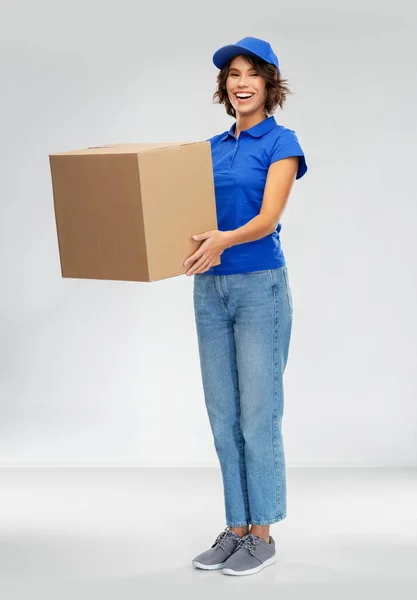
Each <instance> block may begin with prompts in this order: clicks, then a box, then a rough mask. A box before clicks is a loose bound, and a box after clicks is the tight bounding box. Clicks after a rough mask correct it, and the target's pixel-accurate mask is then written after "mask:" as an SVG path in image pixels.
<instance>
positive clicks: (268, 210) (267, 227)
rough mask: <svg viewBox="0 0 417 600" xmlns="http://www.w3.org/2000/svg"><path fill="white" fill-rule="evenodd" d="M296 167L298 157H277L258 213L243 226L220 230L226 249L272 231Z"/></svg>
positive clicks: (269, 173)
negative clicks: (223, 235)
mask: <svg viewBox="0 0 417 600" xmlns="http://www.w3.org/2000/svg"><path fill="white" fill-rule="evenodd" d="M297 169H298V158H297V157H296V156H291V157H289V158H284V159H282V160H278V161H276V162H274V163H272V165H271V166H270V167H269V170H268V176H267V179H266V184H265V190H264V195H263V199H262V206H261V210H260V212H259V215H257V216H256V217H254V218H253V219H251V220H250V221H249V222H248V223H246V225H243V226H242V227H239V228H238V229H234V230H232V231H226V232H224V233H225V234H226V237H225V242H226V244H227V245H226V248H230V247H231V246H235V245H237V244H244V243H245V242H253V241H255V240H259V239H261V238H263V237H265V236H267V235H270V234H271V233H273V232H274V231H275V229H276V228H277V226H278V223H279V221H280V219H281V216H282V214H283V212H284V209H285V206H286V204H287V201H288V197H289V195H290V192H291V189H292V186H293V183H294V180H295V176H296V174H297Z"/></svg>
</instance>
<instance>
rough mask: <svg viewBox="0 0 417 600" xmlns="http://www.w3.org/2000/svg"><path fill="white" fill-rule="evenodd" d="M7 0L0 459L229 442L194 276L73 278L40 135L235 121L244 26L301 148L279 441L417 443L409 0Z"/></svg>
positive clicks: (407, 446) (293, 453)
mask: <svg viewBox="0 0 417 600" xmlns="http://www.w3.org/2000/svg"><path fill="white" fill-rule="evenodd" d="M2 7H3V8H2V9H1V11H2V14H1V19H0V34H1V53H0V61H1V81H2V86H1V88H2V92H1V96H0V105H1V106H0V108H1V112H0V114H1V120H2V127H1V131H2V135H1V141H0V152H1V162H0V165H1V167H0V168H1V179H0V194H1V196H0V210H1V212H0V244H1V246H0V248H1V252H0V272H1V278H2V281H1V293H0V319H1V320H0V463H1V464H2V465H8V464H29V463H30V464H44V463H45V464H79V465H89V464H97V465H101V464H103V465H104V464H106V465H107V464H115V465H118V464H120V465H145V466H147V465H154V466H162V465H166V466H178V465H184V466H196V465H207V466H212V465H216V464H217V458H216V455H215V450H214V446H213V442H212V438H211V432H210V429H209V424H208V419H207V416H206V412H205V406H204V399H203V392H202V384H201V378H200V370H199V360H198V349H197V340H196V332H195V325H194V315H193V307H192V285H193V280H192V278H187V277H186V276H181V277H176V278H172V279H169V280H165V281H161V282H156V283H152V284H145V283H123V282H107V281H83V280H69V279H62V278H61V273H60V264H59V254H58V244H57V235H56V228H55V220H54V213H53V199H52V187H51V180H50V172H49V160H48V155H49V154H50V153H53V152H59V151H63V150H68V149H73V148H82V147H86V146H89V145H97V144H107V143H113V142H124V141H126V142H151V141H178V140H184V141H190V140H203V139H205V138H207V137H209V136H211V135H214V134H216V133H220V132H222V131H224V130H226V129H228V128H229V127H230V126H231V124H232V123H233V120H232V119H231V118H230V117H228V116H227V115H226V113H225V111H224V108H223V107H222V106H218V105H214V104H212V94H213V92H214V90H215V83H216V81H215V80H216V75H217V69H216V68H215V67H214V65H213V64H212V62H211V57H212V54H213V52H214V51H215V50H216V49H217V48H218V47H220V46H222V45H224V44H228V43H233V42H235V41H237V40H238V39H240V38H242V37H244V36H247V35H252V36H255V37H261V38H264V39H267V40H268V41H270V43H271V44H272V46H273V48H274V50H275V51H276V53H277V54H278V56H279V58H280V62H281V68H282V71H283V75H284V76H285V77H287V78H288V79H289V84H290V87H291V89H292V91H293V92H294V94H293V95H292V96H290V97H289V99H288V101H287V104H286V105H285V108H284V111H283V112H281V111H279V110H278V111H277V113H276V114H275V118H276V119H277V121H278V122H279V123H282V124H283V125H286V126H289V127H291V128H292V129H295V130H296V132H297V134H298V137H299V139H300V142H301V144H302V146H303V148H304V150H305V153H306V156H307V161H308V165H309V172H308V174H307V175H306V176H305V178H303V179H302V180H300V181H299V182H297V183H296V185H295V187H294V190H293V193H292V195H291V198H290V201H289V203H288V206H287V209H286V211H285V215H284V217H283V219H282V223H283V229H282V244H283V249H284V253H285V255H286V258H287V264H288V269H289V276H290V282H291V287H292V293H293V300H294V328H293V337H292V341H291V349H290V358H289V362H288V367H287V371H286V380H285V382H286V397H285V418H284V440H285V448H286V455H287V463H288V465H292V466H298V465H380V464H381V465H382V464H384V465H416V464H417V435H416V433H417V405H416V400H415V399H416V368H415V366H416V353H415V344H416V341H415V340H416V333H417V331H416V329H417V319H416V305H417V302H416V300H417V298H416V278H415V274H416V261H415V255H416V250H417V244H416V235H415V228H416V217H417V211H416V198H415V190H414V173H415V162H416V145H415V141H416V116H415V107H416V104H417V93H416V92H417V90H416V87H417V86H416V58H415V57H416V54H417V53H416V41H415V39H416V38H415V26H416V19H415V15H414V12H415V10H416V9H415V7H413V3H412V2H411V1H409V2H407V3H406V2H395V3H390V4H386V5H384V4H383V3H381V2H370V1H361V2H358V1H356V0H355V1H354V2H352V1H350V2H348V3H341V2H332V3H330V2H329V3H325V2H307V0H303V1H300V0H299V1H297V2H295V3H288V2H286V3H283V2H282V3H280V2H276V1H273V2H271V1H270V0H265V1H264V2H263V3H262V5H257V4H254V3H252V2H250V3H248V2H239V3H225V2H212V3H210V5H206V6H204V5H202V4H200V3H191V2H189V3H184V2H175V3H171V4H169V3H166V4H165V5H164V4H162V5H161V4H160V3H150V4H140V3H138V2H128V1H126V0H120V1H119V2H117V3H109V2H103V1H102V0H101V1H100V2H99V1H96V2H92V1H89V2H86V1H85V0H83V1H82V2H80V1H78V0H77V1H72V2H71V3H59V2H46V1H44V0H40V1H38V2H36V3H29V2H28V1H25V2H19V1H17V2H16V1H15V2H13V3H11V2H6V3H2ZM196 233H197V232H196Z"/></svg>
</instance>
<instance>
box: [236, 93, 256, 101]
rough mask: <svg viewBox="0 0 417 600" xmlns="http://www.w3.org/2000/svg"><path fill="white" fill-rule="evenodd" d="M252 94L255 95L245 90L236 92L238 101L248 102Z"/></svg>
mask: <svg viewBox="0 0 417 600" xmlns="http://www.w3.org/2000/svg"><path fill="white" fill-rule="evenodd" d="M252 96H253V94H249V93H243V92H242V93H237V94H235V97H236V99H237V101H238V102H248V101H249V100H250V99H251V98H252Z"/></svg>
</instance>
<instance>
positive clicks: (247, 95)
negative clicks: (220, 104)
mask: <svg viewBox="0 0 417 600" xmlns="http://www.w3.org/2000/svg"><path fill="white" fill-rule="evenodd" d="M236 96H237V97H238V98H242V99H244V98H252V96H253V94H236Z"/></svg>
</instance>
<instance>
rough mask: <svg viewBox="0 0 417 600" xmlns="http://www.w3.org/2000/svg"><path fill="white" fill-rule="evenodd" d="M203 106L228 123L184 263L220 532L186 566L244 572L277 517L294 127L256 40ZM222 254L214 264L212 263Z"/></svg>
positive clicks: (282, 496)
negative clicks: (208, 219)
mask: <svg viewBox="0 0 417 600" xmlns="http://www.w3.org/2000/svg"><path fill="white" fill-rule="evenodd" d="M213 62H214V64H215V65H216V67H217V68H219V69H220V72H219V75H218V78H217V83H218V88H217V91H216V93H215V94H214V98H215V99H217V101H218V102H219V103H222V104H224V105H225V108H226V112H227V114H228V115H230V116H232V117H234V118H235V123H233V125H232V127H231V128H230V130H229V131H226V132H224V133H221V134H219V135H215V136H214V137H212V138H210V139H209V140H208V141H210V144H211V151H212V159H213V172H214V183H215V192H216V208H217V218H218V227H219V229H218V230H214V231H208V232H205V233H203V234H200V235H196V236H193V238H194V239H196V240H202V244H201V245H200V247H199V248H198V250H197V251H196V252H194V254H193V255H192V256H190V257H189V258H188V259H187V260H186V261H185V263H184V264H185V265H186V266H188V265H190V268H189V269H188V271H187V275H195V277H194V310H195V320H196V328H197V337H198V346H199V354H200V364H201V373H202V381H203V388H204V396H205V403H206V407H207V412H208V416H209V421H210V426H211V430H212V432H213V437H214V444H215V448H216V452H217V456H218V458H219V462H220V466H221V472H222V480H223V488H224V501H225V512H226V524H227V527H226V529H225V530H224V531H223V532H222V533H220V535H218V537H217V538H216V541H215V542H214V544H213V546H212V547H211V548H209V549H208V550H206V551H205V552H203V553H202V554H199V555H198V556H197V557H196V558H195V559H194V560H193V563H192V564H193V565H194V566H195V567H197V568H201V569H210V570H212V569H220V568H221V569H223V571H222V572H223V573H225V574H229V575H247V574H252V573H256V572H258V571H260V570H261V569H263V568H264V567H266V566H268V565H271V564H273V563H274V562H275V541H274V539H273V538H272V537H271V536H270V534H269V528H270V525H271V524H272V523H276V522H278V521H281V520H282V519H284V518H285V517H286V475H285V459H284V449H283V440H282V432H281V423H282V415H283V373H284V369H285V366H286V362H287V357H288V350H289V342H290V336H291V326H292V315H293V308H292V297H291V290H290V285H289V279H288V270H287V267H286V262H285V258H284V255H283V252H282V249H281V244H280V238H279V232H280V230H281V224H280V223H279V221H280V218H281V215H282V213H283V210H284V208H285V205H286V202H287V199H288V196H289V194H290V191H291V188H292V185H293V183H294V180H295V179H299V178H300V177H302V176H303V175H304V174H305V172H306V171H307V165H306V161H305V158H304V153H303V151H302V149H301V147H300V145H299V143H298V140H297V137H296V135H295V133H294V131H293V130H291V129H287V128H286V127H283V126H281V125H278V124H277V123H276V121H275V119H274V117H273V116H271V113H273V111H274V110H275V108H276V107H277V106H278V105H279V106H280V107H281V108H282V106H283V103H284V101H285V98H286V95H287V94H288V93H289V89H288V87H286V85H285V80H283V79H281V75H280V70H279V63H278V59H277V57H276V55H275V53H274V52H273V50H272V48H271V46H270V44H269V43H268V42H266V41H263V40H260V39H257V38H252V37H247V38H244V39H242V40H239V41H238V42H236V44H232V45H229V46H224V47H222V48H220V49H219V50H217V52H216V53H215V54H214V56H213ZM220 256H221V259H220V260H221V264H220V265H216V266H214V265H215V263H216V262H218V258H219V257H220Z"/></svg>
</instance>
